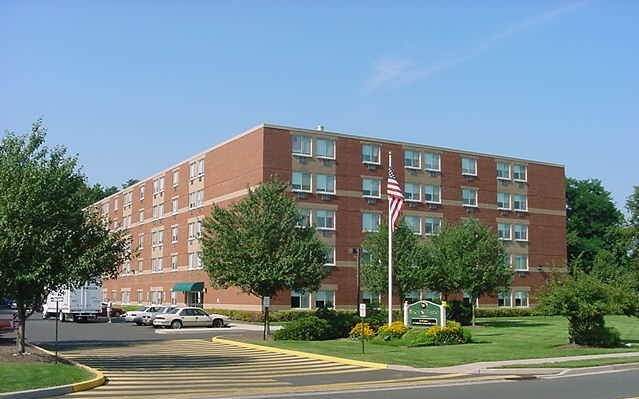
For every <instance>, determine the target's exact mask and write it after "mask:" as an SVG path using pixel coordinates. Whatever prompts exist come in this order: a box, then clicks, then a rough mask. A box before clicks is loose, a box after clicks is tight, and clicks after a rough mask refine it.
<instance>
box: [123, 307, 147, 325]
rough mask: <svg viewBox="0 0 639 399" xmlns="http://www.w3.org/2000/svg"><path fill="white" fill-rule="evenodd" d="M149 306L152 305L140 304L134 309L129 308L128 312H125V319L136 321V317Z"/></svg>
mask: <svg viewBox="0 0 639 399" xmlns="http://www.w3.org/2000/svg"><path fill="white" fill-rule="evenodd" d="M149 307H150V306H138V307H137V308H135V309H133V310H129V311H128V312H126V313H124V314H123V315H122V317H124V321H129V322H132V321H135V319H136V317H140V314H141V313H142V312H144V311H145V310H146V309H147V308H149Z"/></svg>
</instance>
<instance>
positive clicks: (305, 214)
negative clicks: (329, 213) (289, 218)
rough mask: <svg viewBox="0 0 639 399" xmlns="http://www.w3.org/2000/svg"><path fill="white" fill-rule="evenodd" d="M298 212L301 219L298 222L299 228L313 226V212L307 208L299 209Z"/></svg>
mask: <svg viewBox="0 0 639 399" xmlns="http://www.w3.org/2000/svg"><path fill="white" fill-rule="evenodd" d="M297 212H298V213H299V215H300V218H299V219H298V221H297V225H296V226H297V227H309V226H310V225H311V210H310V209H306V208H298V209H297Z"/></svg>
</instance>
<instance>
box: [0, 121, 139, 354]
mask: <svg viewBox="0 0 639 399" xmlns="http://www.w3.org/2000/svg"><path fill="white" fill-rule="evenodd" d="M45 138H46V129H45V128H44V127H43V126H42V123H41V121H40V120H38V121H37V122H36V123H34V124H33V127H32V129H31V133H30V134H28V135H25V136H19V135H16V134H14V133H12V132H8V133H7V134H6V135H5V137H4V138H3V139H2V141H0V281H2V285H0V291H1V292H0V294H2V296H8V297H11V298H13V299H14V300H15V301H16V304H17V323H18V328H17V332H18V339H17V340H16V342H17V348H18V352H19V353H24V343H25V321H26V319H27V318H28V317H29V316H30V315H31V314H32V313H33V310H34V309H35V308H37V307H38V306H39V305H41V304H42V303H43V301H44V299H45V298H46V296H47V294H48V293H49V292H51V291H55V290H58V289H61V288H75V287H78V286H80V285H82V284H84V283H85V282H99V281H100V280H101V278H102V277H103V276H107V277H109V278H114V277H115V276H116V275H117V268H118V266H119V265H120V264H122V263H123V262H124V261H125V260H126V259H127V258H128V257H129V253H128V251H127V245H128V242H127V240H125V239H124V238H123V236H122V234H121V233H117V232H110V231H109V230H108V228H107V227H106V226H105V225H104V223H103V222H102V221H101V220H100V218H99V217H98V215H97V214H95V213H92V212H91V211H84V210H83V208H84V207H85V205H86V201H87V198H86V195H87V191H86V179H85V177H84V176H83V175H82V174H81V173H80V172H79V168H78V162H77V159H76V158H74V157H68V156H67V155H66V149H65V148H63V147H56V148H53V149H49V148H47V147H46V146H45ZM29 309H30V310H29Z"/></svg>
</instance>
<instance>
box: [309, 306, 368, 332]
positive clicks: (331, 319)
mask: <svg viewBox="0 0 639 399" xmlns="http://www.w3.org/2000/svg"><path fill="white" fill-rule="evenodd" d="M315 316H317V317H319V318H320V319H323V320H326V321H328V324H329V329H328V331H327V333H326V339H336V338H346V337H347V336H348V333H349V332H350V331H351V329H352V328H353V326H355V324H357V322H358V321H359V318H358V316H357V315H356V314H355V313H354V312H351V311H336V310H333V309H327V308H318V309H317V310H316V311H315Z"/></svg>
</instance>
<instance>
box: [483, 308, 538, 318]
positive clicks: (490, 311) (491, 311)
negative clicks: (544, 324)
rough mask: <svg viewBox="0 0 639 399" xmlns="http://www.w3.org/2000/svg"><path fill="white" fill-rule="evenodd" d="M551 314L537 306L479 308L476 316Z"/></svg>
mask: <svg viewBox="0 0 639 399" xmlns="http://www.w3.org/2000/svg"><path fill="white" fill-rule="evenodd" d="M524 316H549V315H546V314H545V313H544V312H542V311H541V310H537V309H536V308H477V309H475V317H524Z"/></svg>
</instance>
